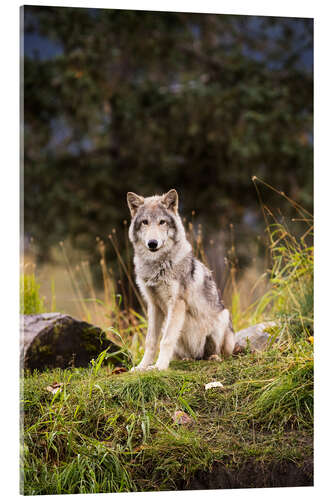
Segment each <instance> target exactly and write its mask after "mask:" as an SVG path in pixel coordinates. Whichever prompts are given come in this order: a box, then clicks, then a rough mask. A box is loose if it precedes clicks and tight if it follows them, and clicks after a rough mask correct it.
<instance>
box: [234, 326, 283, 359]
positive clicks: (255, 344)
mask: <svg viewBox="0 0 333 500" xmlns="http://www.w3.org/2000/svg"><path fill="white" fill-rule="evenodd" d="M276 325H277V324H276V322H275V321H269V322H266V323H258V324H257V325H253V326H250V327H249V328H244V329H243V330H239V331H238V332H236V333H235V339H236V345H235V349H234V353H239V352H244V351H245V350H246V348H247V346H248V345H249V347H250V349H251V351H263V350H264V349H266V348H267V347H269V346H270V345H271V343H274V342H276V340H278V339H277V338H272V336H271V334H270V333H268V332H267V330H268V329H269V328H272V327H273V326H276Z"/></svg>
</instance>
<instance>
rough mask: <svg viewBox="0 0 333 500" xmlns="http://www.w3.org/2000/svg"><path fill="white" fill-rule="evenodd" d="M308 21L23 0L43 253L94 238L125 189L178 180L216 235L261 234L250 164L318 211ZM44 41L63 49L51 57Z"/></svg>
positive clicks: (31, 200)
mask: <svg viewBox="0 0 333 500" xmlns="http://www.w3.org/2000/svg"><path fill="white" fill-rule="evenodd" d="M312 28H313V23H312V20H310V19H295V18H294V19H291V18H273V17H251V16H231V15H211V14H209V15H208V14H187V13H186V14H184V13H161V12H144V11H123V10H102V9H101V10H99V9H82V8H59V7H25V8H24V29H25V36H26V39H27V40H28V37H29V36H33V35H34V36H38V37H39V38H38V40H39V41H40V47H41V49H40V53H39V54H38V53H36V54H34V55H31V54H27V53H26V55H25V58H24V139H25V144H24V182H25V231H26V232H27V233H28V234H29V235H31V236H33V237H34V238H35V240H36V241H37V242H38V248H39V253H40V256H41V257H44V258H46V257H47V256H48V253H49V249H50V247H51V246H52V245H53V244H56V243H58V242H59V241H60V240H62V239H64V238H66V237H70V239H71V241H72V243H73V245H74V246H76V247H78V248H82V249H88V248H90V249H91V248H92V246H93V245H94V241H95V237H96V236H97V235H99V236H102V237H105V236H107V234H108V233H110V231H111V229H112V227H117V226H119V225H120V224H122V221H123V219H125V218H128V210H127V206H126V202H125V194H126V191H136V192H138V193H140V194H143V195H150V194H152V193H155V192H163V191H166V190H168V189H170V188H171V187H175V188H177V189H178V190H179V191H180V193H181V198H182V205H181V208H182V209H183V213H184V215H189V214H190V213H191V211H192V210H195V211H196V212H197V214H198V218H199V220H200V221H201V222H204V223H205V224H206V226H207V231H209V230H210V231H211V232H214V231H217V230H219V229H221V228H223V227H225V226H226V222H228V223H230V222H232V223H234V224H235V225H236V228H237V230H238V234H241V233H244V232H246V231H247V230H249V231H254V230H255V231H257V229H258V228H257V227H255V226H251V224H250V223H249V218H248V217H247V216H248V214H249V213H256V212H258V204H257V197H256V192H255V189H254V188H253V185H252V184H251V177H252V176H253V175H257V176H260V177H263V178H264V179H265V180H266V181H267V182H269V183H271V184H273V185H274V186H276V187H278V188H279V189H281V190H284V191H285V192H287V193H288V194H289V195H290V196H291V197H292V198H294V199H295V200H296V201H298V202H300V203H302V204H304V205H305V206H306V207H307V208H311V205H312V154H313V148H312V119H313V101H312V94H313V75H312V63H311V57H312V56H311V54H312V43H313V40H312ZM46 41H48V42H52V43H53V44H54V46H56V47H58V52H57V53H56V55H49V56H48V57H44V56H43V44H45V43H46ZM272 203H274V200H272ZM251 211H252V212H251ZM253 220H255V217H254V219H253Z"/></svg>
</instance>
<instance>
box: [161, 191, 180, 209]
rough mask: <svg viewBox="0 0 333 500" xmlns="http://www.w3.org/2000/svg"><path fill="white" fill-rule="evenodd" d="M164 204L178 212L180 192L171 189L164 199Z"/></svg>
mask: <svg viewBox="0 0 333 500" xmlns="http://www.w3.org/2000/svg"><path fill="white" fill-rule="evenodd" d="M162 203H163V205H165V206H166V207H167V208H168V209H169V210H173V211H174V212H177V210H178V194H177V191H176V190H175V189H170V191H168V192H167V193H166V194H165V195H163V199H162Z"/></svg>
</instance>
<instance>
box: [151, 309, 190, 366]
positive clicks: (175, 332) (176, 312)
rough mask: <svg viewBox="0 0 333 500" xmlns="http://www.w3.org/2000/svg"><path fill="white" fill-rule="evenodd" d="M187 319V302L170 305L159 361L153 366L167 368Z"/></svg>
mask: <svg viewBox="0 0 333 500" xmlns="http://www.w3.org/2000/svg"><path fill="white" fill-rule="evenodd" d="M184 320H185V302H184V301H183V300H179V301H178V302H176V303H174V304H172V305H170V306H169V309H168V313H167V316H166V319H165V323H164V325H163V328H162V339H161V345H160V354H159V356H158V359H157V362H156V364H155V365H153V366H152V367H151V368H157V369H158V370H166V369H167V368H168V366H169V363H170V360H171V359H172V356H173V353H174V350H175V347H176V344H177V340H178V338H179V335H180V332H181V329H182V327H183V324H184Z"/></svg>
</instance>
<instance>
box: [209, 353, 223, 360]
mask: <svg viewBox="0 0 333 500" xmlns="http://www.w3.org/2000/svg"><path fill="white" fill-rule="evenodd" d="M208 361H222V359H221V358H220V356H219V355H218V354H212V355H211V356H209V358H208Z"/></svg>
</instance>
